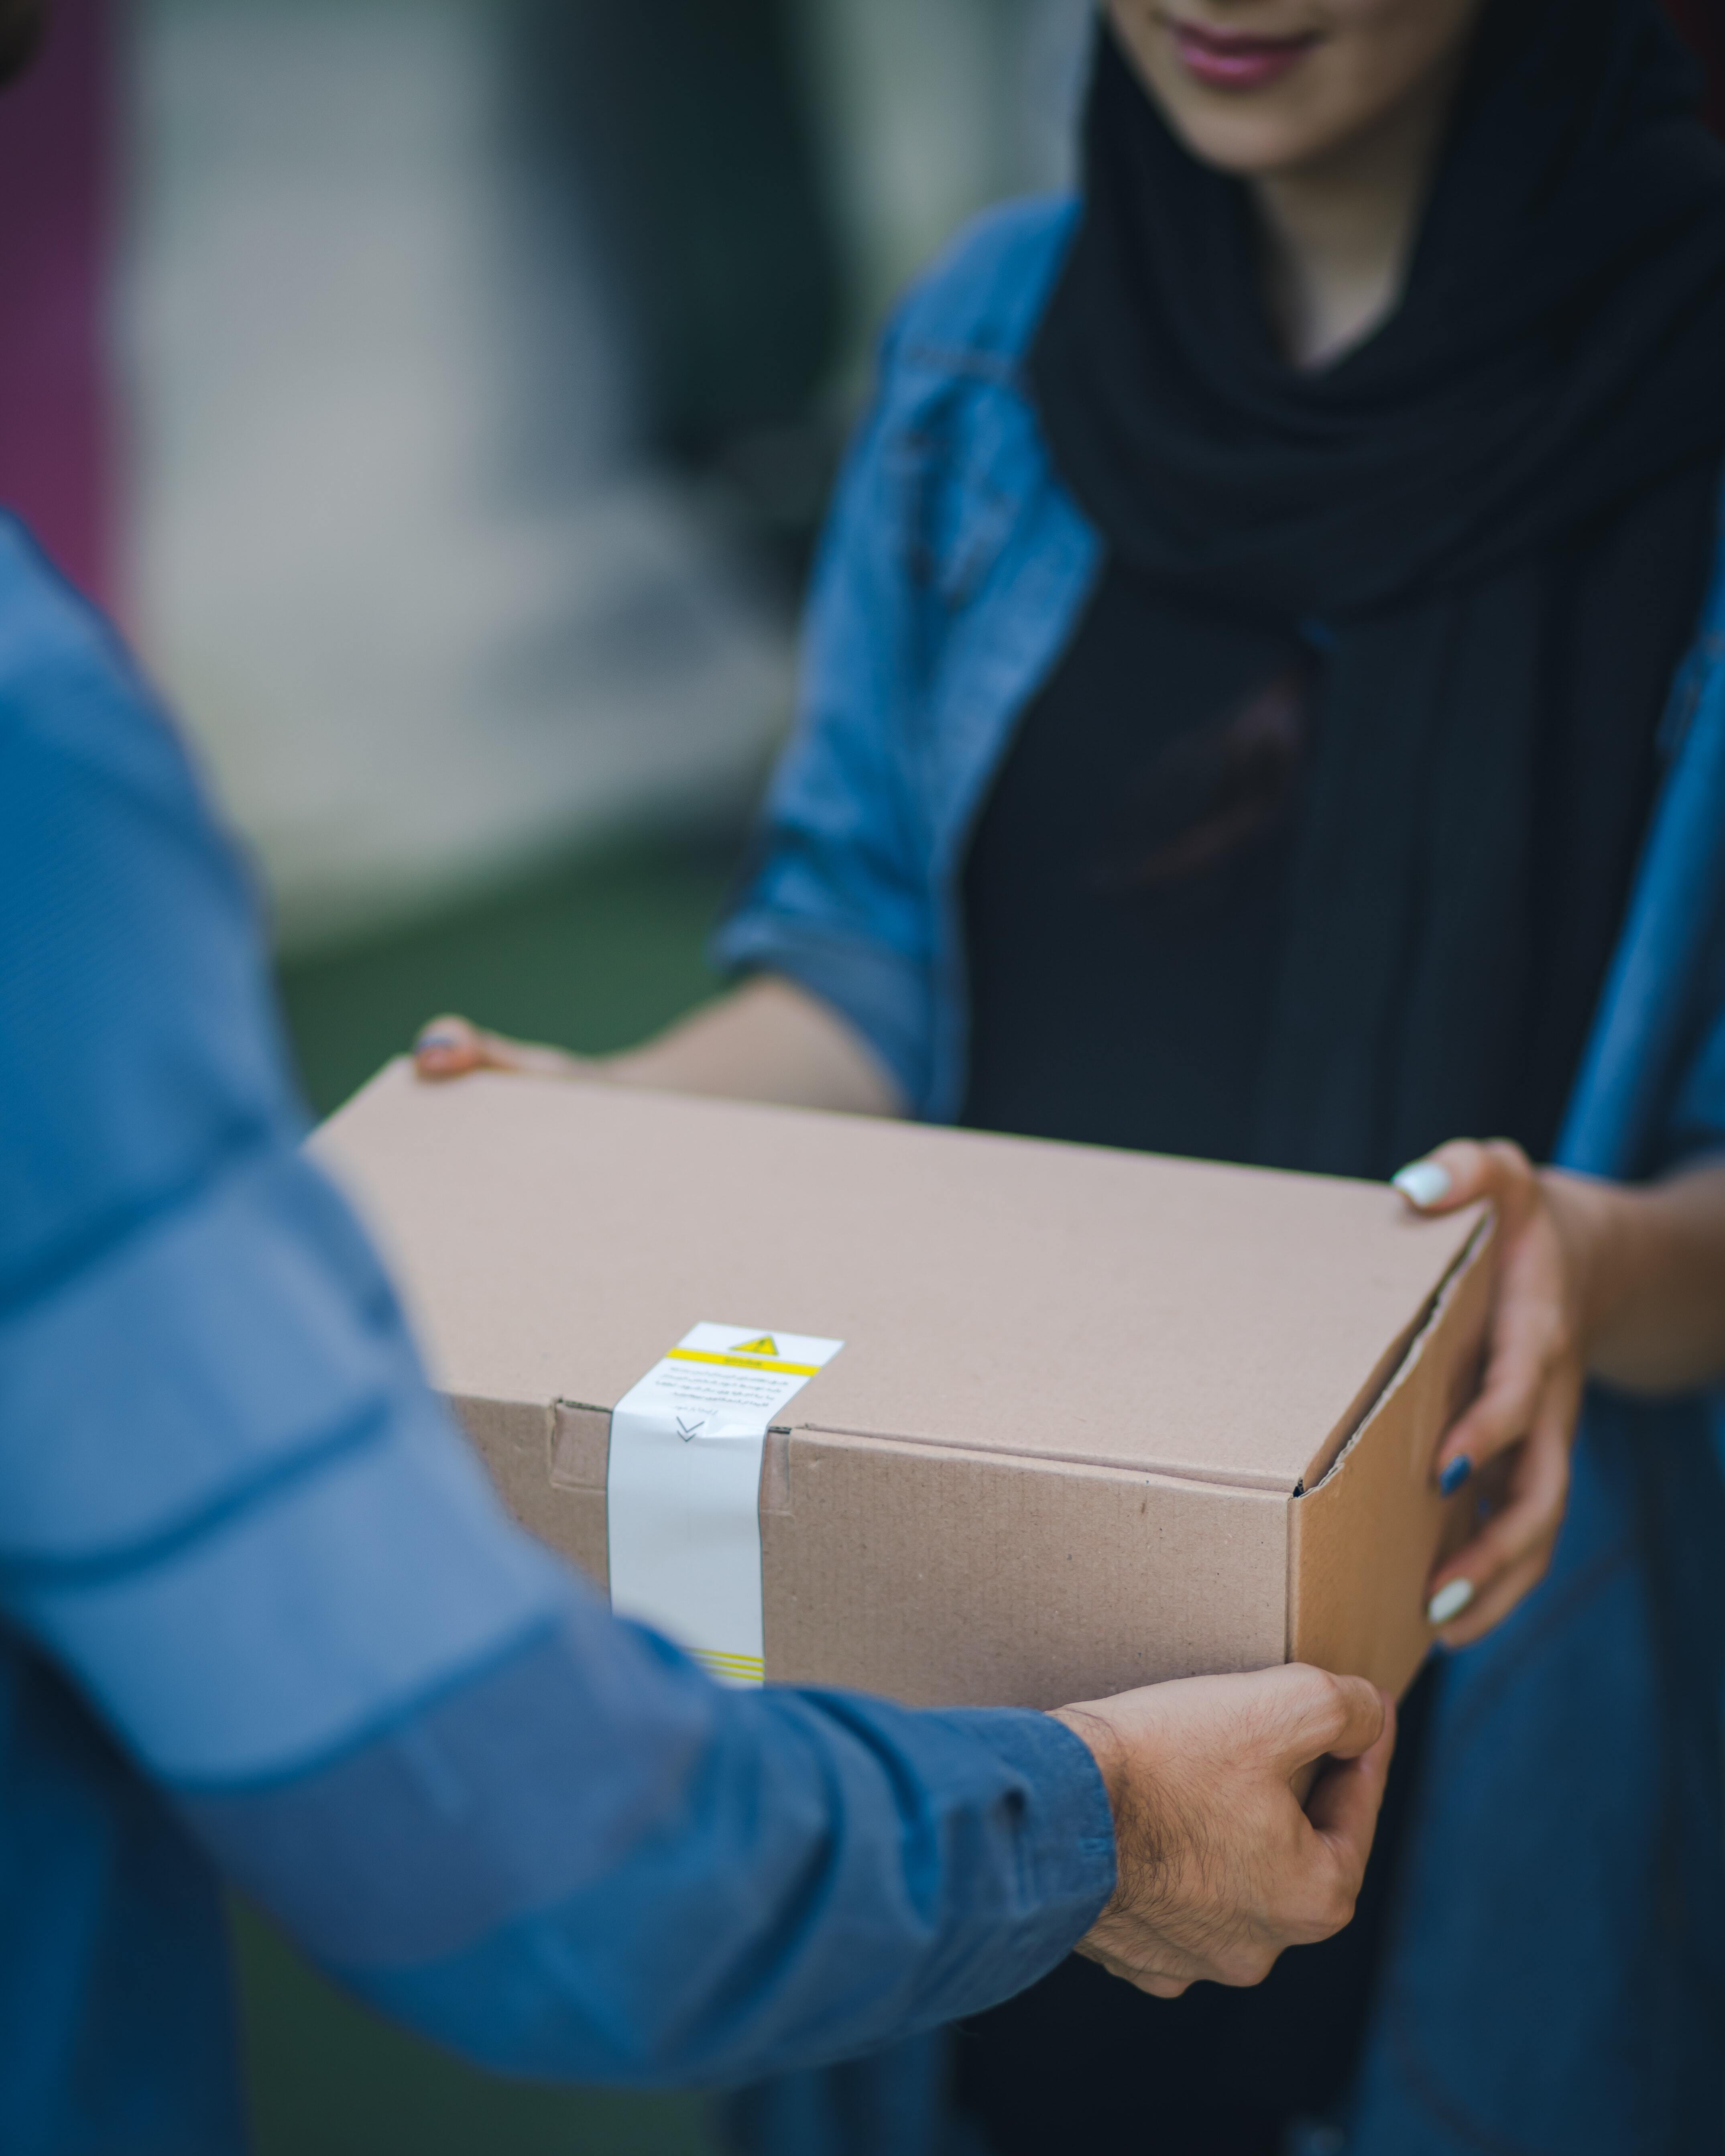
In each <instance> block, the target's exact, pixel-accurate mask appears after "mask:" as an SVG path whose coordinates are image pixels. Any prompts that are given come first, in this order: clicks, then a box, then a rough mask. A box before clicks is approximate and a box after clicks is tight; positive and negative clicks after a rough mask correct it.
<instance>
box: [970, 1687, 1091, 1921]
mask: <svg viewBox="0 0 1725 2156" xmlns="http://www.w3.org/2000/svg"><path fill="white" fill-rule="evenodd" d="M946 1718H947V1719H948V1720H950V1721H952V1722H963V1724H964V1725H965V1726H966V1727H968V1730H969V1732H970V1733H971V1735H972V1736H973V1737H976V1738H980V1739H981V1740H982V1742H983V1743H984V1744H986V1745H987V1746H988V1748H989V1750H990V1751H991V1752H993V1753H997V1754H998V1755H999V1757H1000V1758H1003V1759H1004V1760H1006V1761H1007V1762H1008V1763H1009V1765H1011V1766H1013V1767H1014V1768H1017V1769H1018V1771H1019V1773H1020V1774H1023V1775H1024V1779H1026V1781H1028V1782H1029V1783H1031V1784H1034V1788H1035V1789H1036V1792H1037V1795H1038V1799H1039V1804H1038V1810H1039V1813H1040V1820H1039V1825H1040V1828H1041V1831H1040V1833H1039V1834H1038V1835H1036V1836H1035V1838H1034V1841H1033V1842H1032V1844H1031V1851H1030V1853H1031V1861H1032V1862H1033V1864H1034V1880H1033V1884H1034V1893H1035V1897H1036V1899H1037V1901H1038V1902H1039V1903H1040V1904H1042V1905H1044V1906H1045V1907H1046V1908H1047V1909H1048V1910H1049V1912H1050V1913H1052V1912H1054V1911H1055V1910H1056V1909H1060V1910H1061V1911H1063V1912H1066V1921H1068V1922H1076V1931H1075V1932H1074V1933H1073V1936H1074V1937H1075V1938H1081V1937H1082V1936H1083V1934H1084V1933H1086V1932H1087V1931H1088V1930H1089V1929H1090V1928H1091V1925H1092V1924H1093V1923H1094V1922H1096V1918H1097V1917H1099V1916H1100V1915H1101V1912H1102V1910H1103V1908H1104V1907H1105V1905H1106V1902H1107V1900H1108V1897H1109V1896H1110V1895H1111V1893H1112V1892H1114V1881H1115V1864H1114V1814H1113V1810H1112V1809H1111V1806H1110V1804H1109V1802H1108V1791H1107V1787H1106V1784H1105V1783H1104V1782H1103V1780H1102V1775H1101V1768H1099V1767H1098V1766H1097V1765H1096V1761H1095V1759H1094V1758H1092V1757H1091V1751H1090V1748H1089V1746H1088V1745H1086V1743H1084V1741H1083V1740H1082V1738H1077V1737H1075V1736H1074V1735H1073V1734H1072V1732H1071V1731H1070V1729H1068V1728H1067V1727H1066V1726H1065V1723H1064V1722H1056V1721H1055V1719H1054V1717H1053V1716H1052V1715H1048V1714H1034V1713H1031V1712H1029V1711H1027V1710H1024V1709H1022V1708H1010V1709H998V1708H970V1709H967V1710H965V1711H963V1712H953V1713H952V1714H950V1715H949V1716H947V1717H946Z"/></svg>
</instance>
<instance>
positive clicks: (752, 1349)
mask: <svg viewBox="0 0 1725 2156" xmlns="http://www.w3.org/2000/svg"><path fill="white" fill-rule="evenodd" d="M731 1352H732V1354H733V1355H777V1354H778V1342H777V1341H776V1340H775V1339H774V1338H773V1335H772V1334H771V1333H770V1332H763V1333H762V1335H761V1337H760V1338H759V1339H758V1340H739V1341H738V1342H737V1345H736V1346H735V1347H733V1348H732V1350H731Z"/></svg>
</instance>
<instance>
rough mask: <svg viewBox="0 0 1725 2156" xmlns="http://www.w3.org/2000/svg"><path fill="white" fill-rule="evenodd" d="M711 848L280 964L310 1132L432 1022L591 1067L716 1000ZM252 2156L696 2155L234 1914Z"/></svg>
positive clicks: (643, 844) (700, 2126)
mask: <svg viewBox="0 0 1725 2156" xmlns="http://www.w3.org/2000/svg"><path fill="white" fill-rule="evenodd" d="M735 854H736V840H735V836H734V834H732V833H730V832H718V833H711V832H703V833H699V834H670V835H660V836H658V837H655V838H652V839H624V840H619V841H617V842H615V843H614V844H612V845H611V846H609V847H608V849H607V850H604V851H603V852H601V853H598V854H596V855H595V854H587V855H581V856H578V857H577V858H576V859H574V860H570V861H568V862H567V863H565V864H564V865H562V866H559V867H554V868H552V869H551V870H548V871H547V872H545V873H542V874H541V875H536V876H535V877H534V878H533V879H532V880H531V881H527V882H525V883H522V884H520V885H516V886H515V887H514V888H512V889H506V890H503V891H498V892H495V893H494V894H492V895H491V896H489V897H487V898H486V899H485V900H484V901H483V902H480V903H477V904H472V905H469V906H465V907H463V908H460V909H459V910H457V911H451V912H448V913H444V914H442V915H438V916H432V917H429V918H424V919H421V920H419V921H416V922H415V923H414V925H413V927H411V928H409V929H406V930H403V931H401V932H397V933H394V934H392V935H389V936H386V937H377V938H375V939H373V940H371V941H367V942H356V943H347V944H343V945H342V946H341V947H340V948H339V949H337V950H335V951H333V952H328V953H327V954H326V955H323V956H321V957H306V958H301V959H299V960H296V961H294V962H289V963H287V964H285V966H284V967H283V968H282V972H281V990H282V1000H283V1004H284V1008H285V1011H286V1014H287V1020H288V1025H289V1029H290V1033H291V1035H292V1039H293V1044H294V1048H295V1053H296V1055H298V1058H299V1062H300V1071H301V1074H302V1076H303V1078H304V1081H305V1089H306V1091H307V1094H308V1096H309V1097H310V1099H311V1104H312V1106H313V1108H314V1110H315V1111H316V1112H317V1113H318V1114H319V1115H320V1116H322V1115H326V1114H328V1113H329V1111H331V1109H332V1108H335V1107H337V1106H340V1104H341V1101H344V1100H346V1099H347V1096H348V1095H349V1094H351V1093H352V1091H354V1090H355V1089H356V1088H357V1086H361V1085H362V1084H363V1083H364V1082H365V1081H366V1080H367V1078H368V1077H370V1075H372V1072H373V1071H374V1070H377V1067H378V1065H380V1064H382V1062H383V1061H384V1060H386V1059H387V1058H388V1057H389V1056H391V1055H398V1054H399V1053H400V1052H401V1051H402V1050H403V1049H404V1048H406V1047H407V1046H408V1044H409V1042H411V1040H412V1039H413V1034H414V1033H415V1031H416V1030H417V1029H418V1027H419V1025H420V1024H422V1023H423V1022H424V1020H425V1019H427V1018H429V1017H430V1016H432V1015H433V1014H434V1013H436V1012H438V1011H442V1010H459V1011H463V1012H465V1013H466V1014H469V1015H470V1016H471V1017H473V1018H475V1019H480V1020H481V1021H483V1022H484V1023H485V1024H488V1025H491V1026H495V1027H496V1028H498V1029H501V1030H502V1031H504V1032H507V1033H516V1034H525V1035H527V1036H529V1037H531V1038H534V1039H548V1040H556V1041H558V1042H560V1043H562V1045H565V1046H567V1047H572V1048H578V1049H585V1050H592V1051H595V1052H601V1051H603V1050H608V1049H613V1048H619V1047H622V1046H624V1045H626V1044H628V1043H629V1042H631V1041H634V1040H637V1039H640V1037H641V1036H642V1035H643V1034H646V1033H649V1032H651V1031H652V1030H653V1029H655V1028H656V1027H658V1026H660V1025H663V1024H665V1023H667V1022H668V1021H669V1020H670V1019H673V1018H675V1016H676V1015H677V1014H678V1013H679V1012H680V1011H682V1010H685V1009H687V1008H688V1007H689V1006H690V1005H691V1004H693V1003H696V1002H697V1001H698V1000H699V999H700V998H701V997H702V996H703V995H706V994H709V993H711V991H712V989H713V988H714V987H715V986H716V983H715V981H714V978H713V977H712V975H711V973H710V972H709V971H708V969H707V967H706V962H705V958H704V956H703V945H704V942H705V940H706V935H707V932H708V930H709V929H710V927H711V924H712V921H713V919H714V916H715V915H716V912H717V911H718V909H719V906H720V905H721V901H722V899H723V896H724V893H725V891H726V886H727V884H728V881H729V879H730V875H731V872H732V862H733V860H734V858H735ZM234 1928H235V1938H236V1943H237V1946H238V1949H239V1970H240V1980H241V1989H242V1997H243V2010H244V2023H245V2040H246V2055H247V2070H248V2076H249V2087H250V2092H251V2101H252V2108H253V2115H254V2131H255V2133H256V2138H257V2147H258V2151H259V2156H564V2152H575V2151H580V2152H582V2156H712V2151H713V2149H714V2143H713V2142H712V2141H711V2138H710V2136H709V2135H708V2133H707V2132H706V2122H705V2117H704V2107H702V2105H701V2102H699V2100H698V2099H696V2098H694V2097H632V2096H619V2095H616V2094H613V2093H610V2092H598V2091H586V2090H578V2091H572V2092H568V2091H561V2090H549V2089H539V2088H518V2087H508V2086H503V2085H500V2084H498V2083H496V2082H489V2081H487V2080H485V2078H484V2077H482V2076H480V2075H478V2074H475V2073H472V2072H470V2071H468V2070H467V2069H466V2068H465V2067H464V2066H460V2065H459V2064H458V2063H457V2062H456V2061H454V2060H451V2059H449V2058H447V2057H445V2056H444V2055H443V2054H442V2053H440V2052H438V2051H434V2050H432V2049H431V2048H430V2047H429V2046H427V2045H424V2044H422V2043H419V2042H418V2041H417V2040H414V2039H413V2038H412V2037H409V2036H406V2035H402V2034H400V2033H398V2031H396V2030H393V2029H390V2028H388V2027H387V2026H386V2025H384V2024H383V2023H382V2022H381V2021H379V2020H376V2019H375V2018H374V2017H373V2016H372V2015H370V2014H368V2013H367V2012H366V2011H365V2010H363V2009H362V2008H360V2007H358V2006H356V2005H352V2004H351V2003H350V2002H348V2001H347V1999H344V1998H342V1997H341V1994H338V1993H337V1992H336V1991H335V1990H334V1989H332V1988H331V1986H330V1985H328V1984H326V1983H325V1982H324V1981H323V1980H322V1979H321V1978H320V1977H319V1976H317V1975H316V1974H315V1973H314V1972H313V1971H312V1970H311V1969H308V1968H307V1967H306V1965H305V1963H304V1962H302V1961H301V1960H300V1958H299V1957H298V1956H297V1955H296V1954H295V1953H294V1952H293V1950H292V1949H291V1948H290V1947H289V1946H287V1945H286V1943H285V1942H284V1941H283V1940H282V1939H281V1938H280V1937H279V1936H278V1935H277V1934H276V1933H275V1932H274V1931H273V1930H272V1929H271V1928H270V1927H269V1926H268V1925H266V1924H265V1923H264V1922H262V1921H260V1920H259V1918H258V1917H255V1916H254V1915H252V1914H251V1913H250V1912H248V1911H245V1910H244V1909H240V1910H236V1912H235V1918H234Z"/></svg>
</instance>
